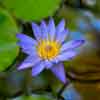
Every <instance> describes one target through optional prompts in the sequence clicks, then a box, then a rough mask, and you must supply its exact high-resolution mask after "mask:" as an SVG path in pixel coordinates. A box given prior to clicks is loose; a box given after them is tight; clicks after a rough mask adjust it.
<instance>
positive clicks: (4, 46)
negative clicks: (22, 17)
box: [0, 9, 18, 71]
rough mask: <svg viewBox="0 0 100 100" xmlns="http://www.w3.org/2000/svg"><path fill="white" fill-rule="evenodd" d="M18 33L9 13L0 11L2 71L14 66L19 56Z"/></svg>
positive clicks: (0, 66)
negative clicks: (13, 63) (11, 65)
mask: <svg viewBox="0 0 100 100" xmlns="http://www.w3.org/2000/svg"><path fill="white" fill-rule="evenodd" d="M17 31H18V29H17V26H16V24H15V22H14V20H13V18H12V17H11V16H10V15H9V13H8V12H6V11H5V10H3V9H0V71H4V70H5V69H6V68H7V67H8V66H9V65H10V64H12V62H13V61H14V59H15V58H16V56H17V54H18V47H17V45H16V41H17V39H16V33H17Z"/></svg>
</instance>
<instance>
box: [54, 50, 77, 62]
mask: <svg viewBox="0 0 100 100" xmlns="http://www.w3.org/2000/svg"><path fill="white" fill-rule="evenodd" d="M76 54H77V53H76V51H74V50H69V51H66V52H63V53H61V54H60V55H58V56H57V57H56V58H55V62H56V63H57V62H59V61H66V60H70V59H72V58H73V57H74V56H76Z"/></svg>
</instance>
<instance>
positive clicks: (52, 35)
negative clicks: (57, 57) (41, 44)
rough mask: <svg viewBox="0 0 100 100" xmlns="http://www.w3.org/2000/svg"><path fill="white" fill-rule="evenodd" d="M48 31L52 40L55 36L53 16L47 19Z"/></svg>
mask: <svg viewBox="0 0 100 100" xmlns="http://www.w3.org/2000/svg"><path fill="white" fill-rule="evenodd" d="M48 33H49V34H50V39H51V40H54V38H55V24H54V20H53V18H51V19H50V21H49V24H48Z"/></svg>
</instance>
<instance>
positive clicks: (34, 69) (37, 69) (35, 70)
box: [32, 61, 45, 76]
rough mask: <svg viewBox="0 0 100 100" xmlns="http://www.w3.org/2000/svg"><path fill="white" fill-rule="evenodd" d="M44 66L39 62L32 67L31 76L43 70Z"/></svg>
mask: <svg viewBox="0 0 100 100" xmlns="http://www.w3.org/2000/svg"><path fill="white" fill-rule="evenodd" d="M44 68H45V66H44V62H42V61H41V62H40V63H38V64H37V65H35V66H33V67H32V76H36V75H38V74H39V73H40V72H41V71H43V70H44Z"/></svg>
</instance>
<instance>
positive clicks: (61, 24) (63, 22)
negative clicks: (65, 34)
mask: <svg viewBox="0 0 100 100" xmlns="http://www.w3.org/2000/svg"><path fill="white" fill-rule="evenodd" d="M64 27H65V20H64V19H62V20H61V21H60V23H59V24H58V26H57V27H56V33H57V34H61V32H62V31H63V30H64Z"/></svg>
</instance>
